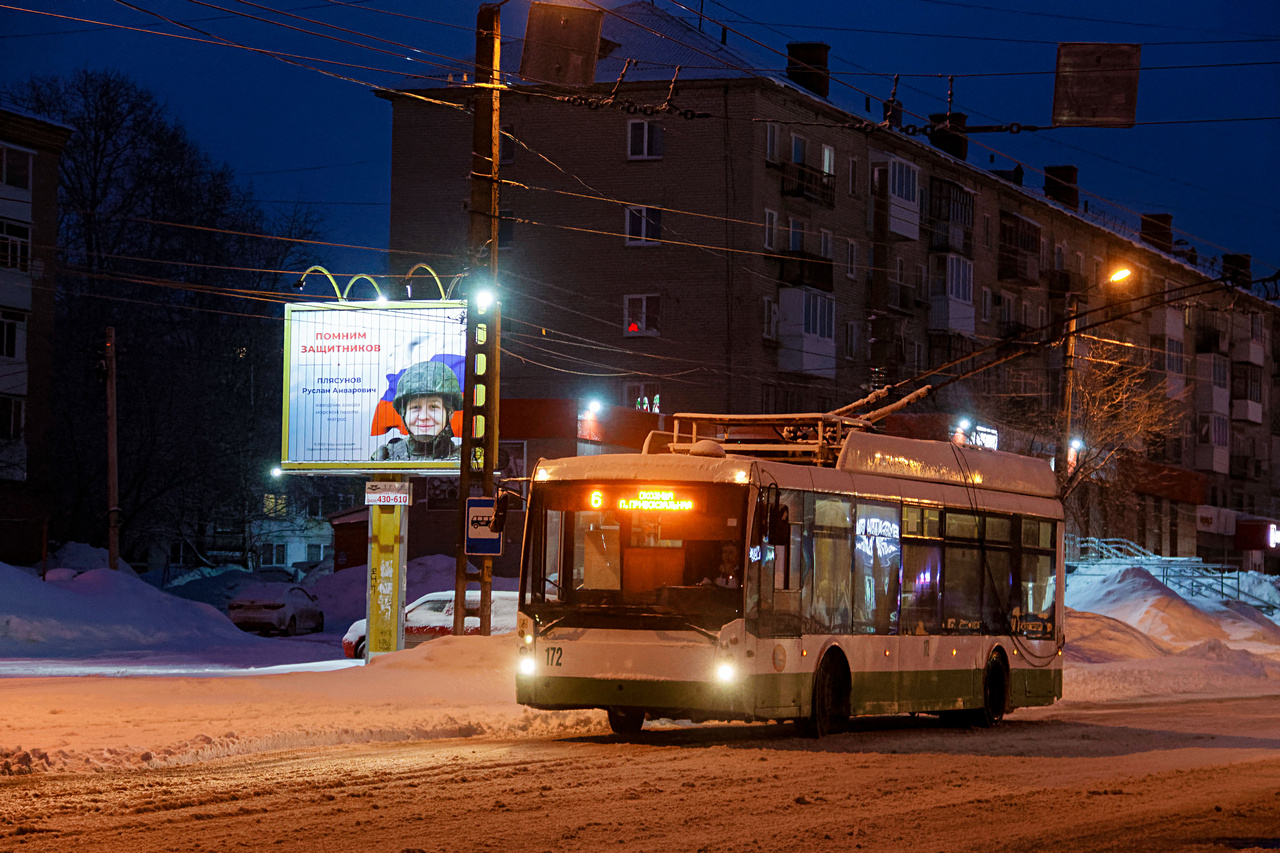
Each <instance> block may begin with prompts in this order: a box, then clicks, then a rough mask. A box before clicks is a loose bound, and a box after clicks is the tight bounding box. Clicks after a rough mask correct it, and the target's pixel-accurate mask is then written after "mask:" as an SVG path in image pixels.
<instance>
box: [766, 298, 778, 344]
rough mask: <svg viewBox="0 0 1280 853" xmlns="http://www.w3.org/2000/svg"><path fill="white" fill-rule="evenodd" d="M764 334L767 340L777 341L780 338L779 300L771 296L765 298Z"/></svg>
mask: <svg viewBox="0 0 1280 853" xmlns="http://www.w3.org/2000/svg"><path fill="white" fill-rule="evenodd" d="M763 334H764V339H765V340H766V341H776V340H777V339H778V300H776V299H774V298H772V297H770V296H766V297H765V298H764V333H763Z"/></svg>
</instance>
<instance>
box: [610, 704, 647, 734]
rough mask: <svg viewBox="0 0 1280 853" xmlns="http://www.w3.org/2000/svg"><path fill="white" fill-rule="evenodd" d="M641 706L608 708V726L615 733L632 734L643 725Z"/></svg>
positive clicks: (643, 714) (643, 713)
mask: <svg viewBox="0 0 1280 853" xmlns="http://www.w3.org/2000/svg"><path fill="white" fill-rule="evenodd" d="M644 716H645V712H644V709H643V708H610V709H609V728H611V729H613V733H614V734H616V735H633V734H636V733H638V732H639V731H640V729H641V727H642V726H644Z"/></svg>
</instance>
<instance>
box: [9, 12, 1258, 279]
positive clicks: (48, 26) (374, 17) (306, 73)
mask: <svg viewBox="0 0 1280 853" xmlns="http://www.w3.org/2000/svg"><path fill="white" fill-rule="evenodd" d="M655 2H656V5H658V6H659V8H662V9H664V10H666V11H668V12H671V13H673V14H676V15H684V16H690V13H689V12H687V11H684V10H682V9H681V8H680V7H679V6H678V5H675V4H673V3H670V2H668V1H667V0H655ZM680 2H681V3H683V4H684V5H685V6H688V7H690V8H692V9H694V10H697V9H698V8H699V6H701V9H702V11H703V13H704V14H705V15H706V16H707V18H708V19H715V20H714V21H712V20H708V21H707V22H706V24H705V28H706V29H707V31H708V32H709V33H712V34H714V37H716V38H717V39H718V37H719V33H720V25H721V24H726V25H727V26H728V27H730V29H731V30H736V31H739V33H741V34H742V35H739V34H738V33H735V32H732V31H731V32H730V33H729V35H728V38H729V43H730V44H731V45H738V46H742V47H744V48H747V49H749V50H752V51H754V53H755V54H756V55H757V56H759V57H760V58H761V65H762V66H765V67H770V68H773V69H780V68H781V67H782V65H783V64H784V60H783V59H782V58H781V57H780V56H778V55H777V54H774V53H769V52H767V51H764V50H762V49H761V48H758V47H752V46H751V45H749V44H748V42H747V40H746V38H745V37H744V35H749V36H750V37H752V38H754V39H756V40H758V41H761V42H764V43H765V44H767V45H769V46H770V47H773V48H776V49H777V50H779V51H785V49H786V47H785V46H786V43H787V42H788V41H826V42H828V43H830V44H831V45H832V50H831V68H832V71H833V72H834V74H835V77H836V79H835V81H833V84H832V93H831V96H832V100H834V101H836V102H837V103H839V104H841V105H842V106H844V107H845V108H846V109H848V110H850V111H851V112H853V113H854V114H856V115H860V116H869V117H872V118H874V119H876V120H878V119H879V118H880V105H879V103H877V102H876V101H874V100H873V101H872V104H871V112H870V113H868V112H867V111H866V110H865V99H866V97H867V96H868V95H869V96H871V97H872V98H884V97H888V95H889V91H890V88H891V86H892V76H893V75H894V74H900V75H902V78H901V83H900V85H899V90H898V97H899V99H900V100H901V101H903V102H904V104H905V109H906V111H907V113H908V115H907V116H906V117H905V118H904V121H905V122H907V123H916V124H923V123H924V121H925V117H926V116H927V115H928V114H929V113H931V112H940V111H944V110H945V107H946V94H947V79H946V76H947V75H955V95H954V97H955V104H956V108H957V109H958V110H960V111H963V112H967V113H968V115H969V122H970V124H979V123H1008V122H1020V123H1022V124H1040V125H1047V124H1049V120H1050V107H1051V103H1052V97H1053V74H1052V71H1053V68H1054V62H1055V56H1056V45H1057V43H1058V42H1063V41H1099V42H1137V43H1140V44H1142V66H1143V71H1142V78H1141V86H1140V89H1139V95H1138V122H1139V125H1138V126H1137V127H1135V128H1132V129H1128V130H1114V129H1059V130H1049V131H1043V132H1041V133H1039V134H1030V133H1023V134H1020V135H1017V136H1011V135H1008V134H986V135H982V136H978V137H975V141H974V143H971V145H970V155H969V161H970V163H973V164H974V165H976V166H979V167H982V168H1011V167H1012V166H1013V164H1014V162H1015V161H1021V162H1023V163H1024V164H1026V167H1027V171H1028V178H1027V184H1028V185H1029V186H1037V187H1038V186H1039V185H1040V183H1041V179H1040V178H1039V176H1038V175H1037V174H1036V173H1035V170H1037V169H1040V168H1043V167H1044V166H1045V165H1050V164H1054V165H1056V164H1063V163H1071V164H1075V165H1077V166H1078V167H1079V168H1080V186H1081V197H1082V199H1083V198H1092V199H1097V200H1099V201H1096V202H1095V203H1098V204H1101V201H1100V200H1101V199H1106V200H1108V201H1110V202H1111V203H1113V204H1114V205H1115V206H1116V207H1117V208H1118V209H1119V210H1121V211H1128V212H1129V213H1130V214H1132V216H1133V218H1134V219H1135V220H1136V215H1137V214H1138V213H1155V212H1167V213H1171V214H1173V226H1174V229H1175V235H1174V236H1175V237H1177V238H1181V239H1185V240H1187V241H1188V242H1189V243H1190V244H1191V245H1194V246H1197V247H1198V249H1199V251H1200V253H1201V255H1217V254H1220V253H1222V252H1223V251H1229V252H1243V253H1248V254H1252V255H1253V258H1254V273H1255V275H1267V274H1269V273H1272V272H1274V271H1275V270H1276V269H1277V268H1278V267H1280V246H1278V245H1277V242H1276V236H1277V234H1278V233H1280V229H1278V228H1277V226H1278V225H1280V169H1277V166H1276V160H1277V156H1276V155H1277V153H1278V151H1277V148H1278V146H1277V144H1276V142H1275V133H1276V131H1277V129H1280V121H1277V118H1280V4H1276V3H1275V2H1274V0H1242V2H1210V0H1160V2H1155V0H1132V1H1131V2H1127V3H1114V2H1110V3H1104V2H1097V0H1082V2H1076V3H1070V4H1063V3H1048V2H1040V3H1017V2H1015V0H992V2H991V4H989V5H988V4H977V3H965V2H955V0H893V2H881V3H875V4H872V3H861V2H847V1H846V2H810V3H798V4H786V5H784V4H781V3H770V2H764V0H733V2H724V3H720V2H716V0H701V2H700V0H680ZM264 7H270V8H271V9H274V10H278V11H277V12H271V11H267V10H266V9H265V8H264ZM476 8H477V6H476V4H475V3H471V2H466V3H464V2H455V1H454V0H449V2H444V1H443V0H425V1H424V0H417V2H414V0H366V2H336V0H310V1H308V0H264V2H263V3H261V4H256V5H255V4H252V3H248V2H237V0H219V2H218V3H216V4H215V3H203V2H202V3H197V2H182V0H136V2H132V3H130V4H129V5H125V4H124V3H122V2H107V0H9V2H8V4H6V6H5V8H3V9H0V50H2V51H3V55H4V56H5V60H6V61H5V62H4V64H3V70H0V88H3V87H9V86H11V85H12V84H14V83H16V82H18V81H19V80H22V79H25V78H26V77H27V76H28V75H31V74H40V75H46V74H66V73H69V72H71V71H73V70H74V69H76V68H79V67H88V68H93V69H99V68H112V69H117V70H120V71H122V72H124V73H126V74H128V75H130V76H131V77H133V78H134V79H136V80H137V81H138V82H139V83H140V84H141V85H142V86H144V87H145V88H148V89H150V90H152V91H153V92H155V93H156V94H157V95H158V96H159V98H160V99H161V100H162V101H163V102H165V103H166V104H167V105H168V106H169V108H170V109H171V111H172V113H173V114H174V115H175V117H176V118H177V119H178V120H179V121H180V122H181V123H183V124H184V125H185V126H186V127H187V129H188V130H189V131H190V132H191V134H192V136H193V137H194V138H195V139H197V140H198V141H199V142H200V143H201V144H203V145H204V146H205V148H206V150H207V151H208V152H209V153H210V154H211V156H213V157H214V158H215V159H217V160H222V161H225V162H226V163H228V164H229V165H230V166H231V167H232V168H233V169H234V170H235V171H236V173H237V174H238V175H239V176H240V177H241V179H242V180H243V181H245V182H247V183H251V184H252V186H253V189H254V192H255V195H256V196H257V197H258V198H259V199H260V200H262V201H264V202H269V203H270V202H293V201H295V200H301V201H306V202H312V203H315V204H316V205H317V207H318V208H319V210H321V211H322V213H323V214H324V216H325V218H326V225H327V230H328V236H329V239H331V240H333V241H335V242H340V243H350V244H356V245H361V246H370V247H374V249H378V248H382V247H385V246H386V242H387V210H388V208H387V201H388V198H389V181H390V153H389V152H390V107H389V106H388V104H387V103H386V102H385V101H382V100H381V99H378V98H376V97H374V96H373V95H372V94H371V92H370V89H371V88H372V87H373V86H375V85H385V86H393V85H395V83H396V81H398V80H400V79H402V76H403V75H405V74H407V73H420V74H434V73H439V71H440V68H439V66H438V65H435V64H430V63H433V62H436V61H440V60H438V57H433V56H431V55H430V54H438V55H441V56H443V57H453V58H456V59H458V60H460V61H466V60H467V59H468V58H469V57H470V55H471V53H472V50H473V45H474V34H473V28H474V25H475V13H476ZM527 9H528V2H527V0H512V2H510V3H508V4H507V5H505V6H504V7H503V9H502V15H503V29H504V33H505V34H506V35H508V36H519V35H522V34H523V31H524V20H523V18H524V15H525V13H526V11H527ZM144 10H145V11H144ZM38 12H46V13H53V14H54V15H56V16H50V15H44V14H36V13H38ZM279 12H287V13H290V14H292V15H296V16H301V17H303V18H307V19H311V21H306V20H299V19H297V18H289V17H288V16H286V15H282V14H279ZM389 12H390V13H398V14H399V15H401V16H409V17H397V16H395V15H392V14H387V13H389ZM148 13H155V14H148ZM156 15H161V16H164V17H165V18H169V19H171V20H172V21H176V22H181V23H183V24H187V25H189V26H191V27H194V28H196V29H198V30H202V31H204V32H205V33H207V34H209V35H202V34H200V33H197V32H193V31H191V30H187V29H183V28H182V27H180V26H177V25H175V24H170V23H164V22H163V21H161V20H160V19H159V18H158V17H156ZM74 18H79V19H83V20H72V19H74ZM271 21H274V22H276V23H271ZM312 21H320V22H323V23H326V24H332V25H334V26H337V27H343V28H345V29H346V30H348V32H342V31H339V30H334V29H327V30H326V29H325V28H323V27H321V26H319V25H317V24H316V23H313V22H312ZM749 21H751V22H749ZM753 22H754V23H753ZM105 24H115V25H123V26H128V27H137V28H144V29H150V30H157V31H161V32H165V33H170V34H183V35H186V36H189V37H192V38H198V39H210V40H212V38H213V37H220V38H224V39H228V40H231V41H234V42H238V43H239V44H241V45H245V46H248V47H254V48H260V49H266V50H271V51H283V52H289V53H293V54H298V55H299V56H300V57H306V58H305V59H301V58H300V59H299V60H298V61H299V62H304V63H306V64H308V65H313V66H316V67H318V68H324V69H325V70H328V71H331V72H333V73H334V74H339V75H342V76H345V77H349V78H353V79H352V80H341V79H337V78H335V77H329V76H325V75H323V74H321V73H319V72H318V71H315V70H311V69H308V68H302V67H298V66H296V65H290V64H286V63H285V62H282V61H280V60H279V59H275V58H271V57H268V56H265V55H262V54H260V53H255V52H253V51H250V50H245V49H242V48H237V47H228V46H222V45H215V44H205V43H199V42H193V41H183V40H180V39H177V38H173V37H170V36H166V35H157V34H153V33H149V32H131V31H128V30H122V29H116V28H113V27H110V26H105ZM288 26H293V27H300V28H305V29H308V30H314V31H323V32H326V33H327V34H329V35H331V36H333V37H334V38H335V39H340V41H339V40H332V39H327V38H321V37H318V36H314V35H307V34H303V33H299V32H297V31H293V30H290V29H287V27H288ZM347 42H359V43H360V44H362V45H367V46H369V47H372V48H376V49H374V50H371V49H368V47H360V46H356V45H353V44H350V43H347ZM413 49H417V50H418V51H422V53H414V52H413ZM319 60H328V61H329V62H330V63H332V62H344V63H351V66H345V67H344V66H341V65H335V64H329V63H325V62H321V61H319ZM443 61H447V60H443ZM352 66H364V67H352ZM1241 119H1256V120H1248V121H1245V120H1241ZM984 146H989V148H990V149H991V150H988V148H987V147H984ZM993 157H994V160H992V158H993ZM326 260H327V262H328V263H329V264H330V266H331V268H332V269H333V270H334V272H335V273H344V274H354V273H358V272H371V273H377V272H381V271H382V270H383V269H384V268H385V257H384V254H383V253H382V252H380V251H355V250H344V251H341V252H338V251H335V252H334V253H333V254H332V255H331V256H330V257H328V258H327V259H326Z"/></svg>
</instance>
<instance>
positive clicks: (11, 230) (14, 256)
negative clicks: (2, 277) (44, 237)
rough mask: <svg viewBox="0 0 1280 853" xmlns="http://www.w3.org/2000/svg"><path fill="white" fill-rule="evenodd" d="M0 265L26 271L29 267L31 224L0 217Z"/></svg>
mask: <svg viewBox="0 0 1280 853" xmlns="http://www.w3.org/2000/svg"><path fill="white" fill-rule="evenodd" d="M0 267H4V268H7V269H11V270H20V271H22V272H27V271H28V270H30V269H31V226H30V225H25V224H23V223H21V222H14V221H13V220H10V219H0Z"/></svg>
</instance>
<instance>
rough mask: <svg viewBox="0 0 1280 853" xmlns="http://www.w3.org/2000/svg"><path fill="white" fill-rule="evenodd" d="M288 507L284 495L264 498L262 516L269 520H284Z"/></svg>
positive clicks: (264, 496) (265, 496)
mask: <svg viewBox="0 0 1280 853" xmlns="http://www.w3.org/2000/svg"><path fill="white" fill-rule="evenodd" d="M286 506H287V504H286V503H285V496H284V495H263V496H262V514H263V515H265V516H267V517H268V518H283V517H284V515H285V511H286Z"/></svg>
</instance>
